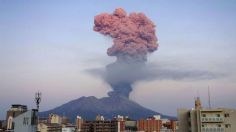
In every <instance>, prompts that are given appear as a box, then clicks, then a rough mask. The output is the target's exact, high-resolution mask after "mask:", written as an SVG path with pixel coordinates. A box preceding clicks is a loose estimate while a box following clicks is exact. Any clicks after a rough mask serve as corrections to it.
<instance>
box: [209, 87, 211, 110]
mask: <svg viewBox="0 0 236 132" xmlns="http://www.w3.org/2000/svg"><path fill="white" fill-rule="evenodd" d="M208 107H209V109H211V95H210V87H209V86H208Z"/></svg>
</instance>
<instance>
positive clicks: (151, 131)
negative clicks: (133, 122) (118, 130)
mask: <svg viewBox="0 0 236 132" xmlns="http://www.w3.org/2000/svg"><path fill="white" fill-rule="evenodd" d="M161 127H162V121H161V120H156V119H153V118H152V119H146V120H145V119H141V120H138V121H137V128H138V131H144V132H160V130H161Z"/></svg>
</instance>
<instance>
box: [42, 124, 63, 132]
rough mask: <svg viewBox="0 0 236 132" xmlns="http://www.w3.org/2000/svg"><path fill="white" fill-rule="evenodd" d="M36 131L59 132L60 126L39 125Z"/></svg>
mask: <svg viewBox="0 0 236 132" xmlns="http://www.w3.org/2000/svg"><path fill="white" fill-rule="evenodd" d="M38 131H39V132H61V131H62V126H61V125H60V124H57V123H39V124H38Z"/></svg>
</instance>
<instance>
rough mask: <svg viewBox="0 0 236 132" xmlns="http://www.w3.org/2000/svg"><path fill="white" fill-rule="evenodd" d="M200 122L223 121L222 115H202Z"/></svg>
mask: <svg viewBox="0 0 236 132" xmlns="http://www.w3.org/2000/svg"><path fill="white" fill-rule="evenodd" d="M201 121H202V122H224V118H223V117H202V118H201Z"/></svg>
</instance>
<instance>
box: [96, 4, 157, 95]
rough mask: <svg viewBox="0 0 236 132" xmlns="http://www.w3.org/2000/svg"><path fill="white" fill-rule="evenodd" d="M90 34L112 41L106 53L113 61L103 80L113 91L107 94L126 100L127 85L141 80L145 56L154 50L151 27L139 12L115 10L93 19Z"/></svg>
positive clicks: (107, 68)
mask: <svg viewBox="0 0 236 132" xmlns="http://www.w3.org/2000/svg"><path fill="white" fill-rule="evenodd" d="M94 31H96V32H99V33H101V34H103V35H106V36H109V37H111V38H112V39H113V45H112V47H110V48H108V50H107V54H108V55H109V56H116V58H117V60H116V62H114V63H112V64H109V65H108V66H107V67H106V77H105V80H106V81H107V82H108V83H109V84H110V86H111V87H112V89H113V91H112V92H109V93H108V95H109V96H117V95H118V96H124V97H127V98H128V97H129V93H130V92H131V91H132V87H131V85H132V84H133V83H134V82H135V81H137V80H140V79H143V78H144V77H143V76H142V75H143V73H144V72H145V70H144V69H145V62H146V61H147V54H148V53H152V52H154V51H155V50H157V48H158V44H157V37H156V35H155V25H154V24H153V22H152V21H151V20H150V19H149V18H147V17H146V16H145V15H144V14H143V13H130V14H127V13H126V12H125V11H124V10H123V9H121V8H118V9H116V10H115V11H114V12H113V13H112V14H108V13H102V14H99V15H97V16H95V20H94Z"/></svg>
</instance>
